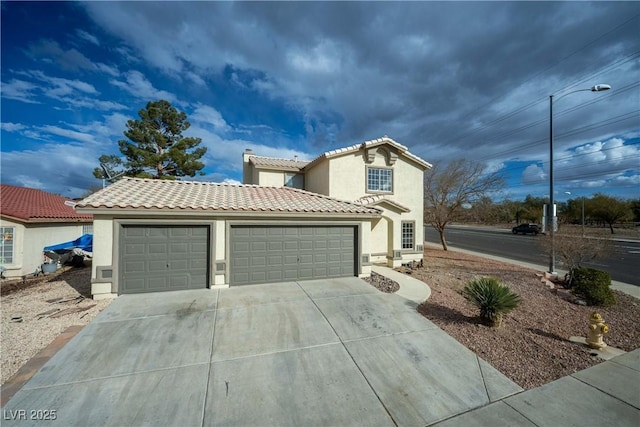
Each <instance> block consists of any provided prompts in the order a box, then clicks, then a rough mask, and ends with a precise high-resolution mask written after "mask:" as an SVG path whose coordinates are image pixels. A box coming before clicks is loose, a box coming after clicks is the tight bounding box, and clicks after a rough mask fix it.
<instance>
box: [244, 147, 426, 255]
mask: <svg viewBox="0 0 640 427" xmlns="http://www.w3.org/2000/svg"><path fill="white" fill-rule="evenodd" d="M242 160H243V169H242V172H243V173H242V180H243V184H254V185H261V186H276V187H278V186H285V187H291V188H299V189H303V190H307V191H311V192H313V193H318V194H324V195H325V196H329V197H333V198H336V199H339V200H347V201H353V202H355V203H358V204H361V205H363V206H372V207H376V208H378V209H380V210H381V216H380V217H379V218H376V219H374V220H373V221H372V224H371V261H372V262H373V263H384V264H387V265H389V266H392V267H397V266H399V265H400V264H401V263H403V262H407V261H413V260H417V259H421V258H422V251H423V248H422V242H423V241H424V236H423V233H424V229H423V225H422V224H423V222H424V221H423V206H424V194H423V174H424V171H425V170H426V169H427V168H430V167H431V165H430V164H429V163H427V162H425V161H424V160H422V159H420V158H419V157H417V156H415V155H413V154H411V153H410V152H409V151H408V149H407V147H405V146H403V145H400V144H398V143H397V142H395V141H394V140H393V139H391V138H389V137H383V138H379V139H375V140H372V141H366V142H363V143H361V144H356V145H352V146H350V147H346V148H341V149H338V150H333V151H328V152H326V153H323V154H321V155H320V156H318V157H316V158H315V159H313V160H311V161H300V160H298V159H293V160H290V159H277V158H269V157H260V156H257V155H255V154H254V153H253V152H252V151H251V150H246V151H245V152H244V155H243V159H242Z"/></svg>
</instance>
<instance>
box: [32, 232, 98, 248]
mask: <svg viewBox="0 0 640 427" xmlns="http://www.w3.org/2000/svg"><path fill="white" fill-rule="evenodd" d="M73 248H78V249H82V250H83V251H86V252H93V234H83V235H82V236H80V237H78V238H77V239H76V240H72V241H70V242H65V243H59V244H57V245H51V246H45V247H44V251H61V250H65V249H69V250H71V249H73Z"/></svg>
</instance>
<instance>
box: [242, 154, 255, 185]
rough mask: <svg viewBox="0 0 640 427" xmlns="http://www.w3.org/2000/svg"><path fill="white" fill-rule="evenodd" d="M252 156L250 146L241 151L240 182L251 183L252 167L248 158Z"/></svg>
mask: <svg viewBox="0 0 640 427" xmlns="http://www.w3.org/2000/svg"><path fill="white" fill-rule="evenodd" d="M251 156H253V150H251V148H245V149H244V153H242V183H243V184H253V167H252V166H251V164H250V163H249V158H250V157H251Z"/></svg>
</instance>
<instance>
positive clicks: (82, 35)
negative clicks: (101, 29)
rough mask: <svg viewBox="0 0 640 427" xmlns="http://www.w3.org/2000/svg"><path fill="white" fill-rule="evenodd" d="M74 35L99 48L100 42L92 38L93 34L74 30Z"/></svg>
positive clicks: (94, 37)
mask: <svg viewBox="0 0 640 427" xmlns="http://www.w3.org/2000/svg"><path fill="white" fill-rule="evenodd" d="M76 34H77V35H78V37H80V38H81V39H83V40H86V41H88V42H89V43H93V44H94V45H96V46H100V41H99V40H98V38H97V37H96V36H94V35H93V34H89V33H87V32H86V31H83V30H80V29H77V30H76Z"/></svg>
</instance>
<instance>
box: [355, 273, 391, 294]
mask: <svg viewBox="0 0 640 427" xmlns="http://www.w3.org/2000/svg"><path fill="white" fill-rule="evenodd" d="M363 280H364V281H365V282H367V283H368V284H370V285H371V286H373V287H374V288H376V289H378V290H379V291H381V292H384V293H387V294H392V293H394V292H398V290H399V289H400V285H399V284H398V282H396V281H395V280H391V279H389V278H387V277H384V276H382V275H380V274H378V273H374V272H371V276H369V277H365V278H364V279H363Z"/></svg>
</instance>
